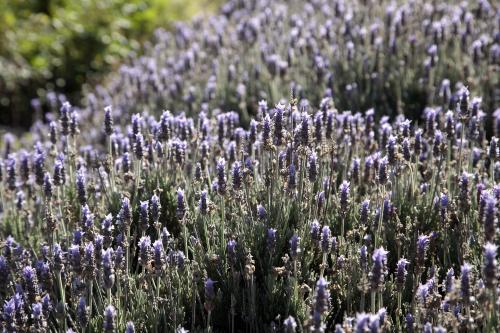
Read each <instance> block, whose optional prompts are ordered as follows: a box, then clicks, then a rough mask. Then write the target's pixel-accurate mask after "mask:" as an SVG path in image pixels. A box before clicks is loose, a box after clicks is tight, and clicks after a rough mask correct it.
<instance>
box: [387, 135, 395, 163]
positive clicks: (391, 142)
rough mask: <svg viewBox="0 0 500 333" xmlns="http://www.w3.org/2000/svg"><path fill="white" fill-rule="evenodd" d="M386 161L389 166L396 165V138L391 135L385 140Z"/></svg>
mask: <svg viewBox="0 0 500 333" xmlns="http://www.w3.org/2000/svg"><path fill="white" fill-rule="evenodd" d="M386 150H387V161H388V162H389V164H390V165H394V164H395V163H396V137H395V136H393V135H391V136H389V138H388V139H387V145H386Z"/></svg>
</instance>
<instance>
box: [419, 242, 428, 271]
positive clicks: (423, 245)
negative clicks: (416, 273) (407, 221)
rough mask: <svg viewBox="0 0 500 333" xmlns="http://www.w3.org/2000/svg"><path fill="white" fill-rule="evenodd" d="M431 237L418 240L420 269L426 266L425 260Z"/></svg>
mask: <svg viewBox="0 0 500 333" xmlns="http://www.w3.org/2000/svg"><path fill="white" fill-rule="evenodd" d="M429 243H430V237H429V236H427V235H420V236H418V240H417V265H418V266H419V267H420V268H423V267H424V266H425V258H426V255H427V249H428V247H429Z"/></svg>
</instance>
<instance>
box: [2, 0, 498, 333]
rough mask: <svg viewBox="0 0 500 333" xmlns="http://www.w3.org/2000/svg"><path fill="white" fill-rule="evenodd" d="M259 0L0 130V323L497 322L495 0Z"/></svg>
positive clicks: (441, 325)
mask: <svg viewBox="0 0 500 333" xmlns="http://www.w3.org/2000/svg"><path fill="white" fill-rule="evenodd" d="M252 4H253V5H252ZM266 4H269V3H268V2H266V1H255V2H253V1H251V2H243V1H229V2H228V3H227V4H226V5H224V6H223V8H222V11H221V15H220V16H218V17H216V18H213V19H211V20H208V21H207V22H198V21H195V22H193V23H192V26H186V25H179V26H178V27H177V29H176V32H175V33H166V32H159V33H158V35H157V38H158V39H159V41H160V42H159V43H158V44H156V46H154V47H153V46H151V49H150V50H149V53H147V54H146V55H145V56H143V57H142V58H139V59H134V60H132V61H131V64H129V65H125V66H124V67H122V69H121V71H120V74H119V75H118V77H117V78H115V80H111V83H109V85H107V86H105V87H99V88H98V89H97V90H96V92H95V93H91V94H89V97H88V105H86V106H84V107H82V108H77V107H74V106H72V105H71V104H69V103H68V102H67V101H64V100H63V101H62V103H60V102H58V101H55V102H54V104H55V105H58V104H60V110H56V111H54V112H52V113H49V114H48V115H47V121H46V122H39V123H36V124H35V125H34V126H33V128H32V130H31V132H30V135H23V136H20V137H18V138H13V137H12V136H10V135H9V136H6V137H5V138H4V139H3V145H2V149H3V150H4V151H3V154H2V156H3V157H2V159H1V160H0V166H1V167H0V171H1V172H0V175H1V179H0V207H1V208H2V210H1V215H0V218H1V223H0V239H1V241H2V242H1V245H2V248H1V254H0V302H1V303H2V304H3V307H2V308H1V312H2V313H1V316H0V325H1V327H2V330H3V331H5V332H48V331H56V332H66V331H76V332H103V331H105V332H123V331H125V332H134V331H139V332H141V331H149V332H165V331H169V332H173V331H185V330H189V331H193V332H197V331H209V332H219V331H231V332H237V331H238V332H239V331H243V330H245V331H250V332H267V331H269V332H271V331H284V332H330V331H335V332H353V331H356V332H366V331H370V332H391V331H404V330H406V331H408V332H415V331H432V330H434V331H436V332H444V331H484V332H494V331H495V329H496V328H498V326H499V325H500V322H499V320H500V304H499V303H498V296H499V291H500V290H499V284H498V281H499V269H498V260H497V255H498V253H497V250H498V246H497V245H496V244H497V243H498V242H499V234H498V214H499V213H498V202H499V198H500V186H499V185H498V182H499V180H500V161H499V157H500V153H499V149H500V147H499V141H498V139H497V138H496V136H498V135H499V134H500V127H499V124H500V113H499V112H493V110H494V108H495V107H497V105H496V104H495V103H496V101H495V99H494V98H492V96H493V95H494V94H495V93H494V92H493V91H491V90H488V89H490V88H491V87H492V84H493V81H494V80H495V78H494V77H493V76H492V75H490V70H489V69H492V70H494V69H495V68H496V69H497V68H498V57H497V53H498V41H497V39H498V38H497V35H498V27H495V28H494V27H493V23H492V21H493V19H494V18H495V17H497V16H498V12H497V9H496V8H495V7H494V6H492V5H490V4H488V3H487V2H486V1H482V2H480V3H479V4H474V5H472V4H466V3H463V4H461V5H454V4H443V5H436V4H430V3H417V2H410V3H408V4H405V5H400V6H397V5H393V4H390V5H386V4H385V2H382V3H377V4H375V3H372V2H363V3H358V2H353V3H349V4H348V3H344V2H341V1H313V2H311V3H307V4H306V3H302V2H299V1H289V2H280V1H278V2H273V3H272V4H270V7H269V9H264V7H265V5H266ZM273 10H274V12H273ZM328 12H331V13H332V15H331V17H329V16H327V15H325V14H322V13H328ZM368 12H370V13H371V14H372V15H370V16H367V15H366V14H367V13H368ZM369 17H375V18H376V19H375V21H376V22H370V21H369V20H368V18H369ZM421 23H422V24H421ZM495 29H496V30H495ZM493 30H494V31H493ZM488 32H489V33H490V34H491V36H490V35H488ZM494 33H496V35H495V34H494ZM488 36H489V37H488ZM474 41H477V42H474ZM471 43H472V44H474V47H472V46H471ZM173 45H175V49H176V50H175V51H174V50H173V49H174V47H171V46H173ZM470 47H472V49H470ZM242 54H244V55H245V56H240V55H242ZM422 58H423V59H422ZM422 61H423V63H422ZM305 69H307V70H305ZM207 73H209V74H207ZM333 74H335V76H333ZM207 75H209V77H205V76H207ZM447 76H449V78H447V79H446V80H445V78H446V77H447ZM459 81H463V82H466V83H467V84H468V89H465V88H464V87H465V86H464V84H465V83H463V84H459V83H458V82H459ZM415 93H417V94H418V96H419V97H418V98H417V99H418V103H422V106H423V107H422V109H423V110H424V112H423V117H422V121H421V122H420V121H416V120H414V121H412V120H410V119H409V117H406V116H404V114H405V113H406V112H407V111H408V113H410V112H411V110H412V107H414V106H412V105H411V103H410V102H411V101H412V100H413V99H412V98H413V97H412V98H410V95H413V94H415ZM479 94H480V95H479ZM285 96H286V98H282V97H285ZM394 96H396V97H394ZM476 96H482V97H483V100H482V102H481V99H480V98H478V97H476ZM393 98H395V99H393ZM273 105H274V106H273ZM390 105H392V106H394V105H396V108H395V109H394V110H393V111H394V112H392V113H391V112H389V110H392V109H391V107H390ZM385 106H388V108H387V109H385ZM372 107H373V109H370V108H372ZM165 108H171V109H172V110H174V111H173V112H171V111H163V110H164V109H165ZM231 109H235V110H237V111H238V112H236V111H230V110H231ZM384 110H388V112H387V113H384ZM395 114H399V115H397V116H395ZM388 115H392V116H393V117H388Z"/></svg>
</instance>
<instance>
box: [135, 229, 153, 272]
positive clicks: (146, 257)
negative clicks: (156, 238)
mask: <svg viewBox="0 0 500 333" xmlns="http://www.w3.org/2000/svg"><path fill="white" fill-rule="evenodd" d="M138 246H139V264H141V265H142V266H143V267H146V266H147V265H148V263H149V261H150V260H151V238H150V237H149V236H142V237H141V239H139V243H138Z"/></svg>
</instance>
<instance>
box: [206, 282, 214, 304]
mask: <svg viewBox="0 0 500 333" xmlns="http://www.w3.org/2000/svg"><path fill="white" fill-rule="evenodd" d="M214 284H215V281H213V280H212V279H210V278H207V279H206V280H205V310H207V311H208V312H210V311H212V310H213V309H214V308H215V304H214V302H215V288H214Z"/></svg>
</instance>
